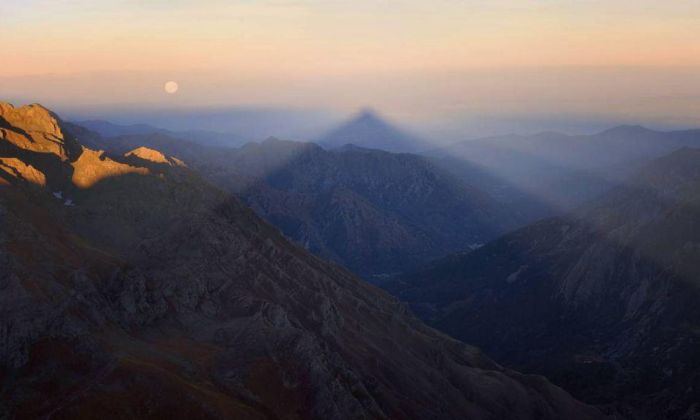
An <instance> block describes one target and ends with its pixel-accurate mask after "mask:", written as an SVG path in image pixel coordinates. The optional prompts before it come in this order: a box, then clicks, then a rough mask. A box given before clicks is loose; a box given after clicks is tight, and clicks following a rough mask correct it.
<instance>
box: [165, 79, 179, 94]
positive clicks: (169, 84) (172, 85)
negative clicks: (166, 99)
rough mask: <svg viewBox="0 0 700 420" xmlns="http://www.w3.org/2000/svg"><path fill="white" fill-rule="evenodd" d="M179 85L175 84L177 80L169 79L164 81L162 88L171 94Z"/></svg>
mask: <svg viewBox="0 0 700 420" xmlns="http://www.w3.org/2000/svg"><path fill="white" fill-rule="evenodd" d="M178 88H179V86H178V85H177V82H174V81H172V80H171V81H169V82H166V83H165V86H163V89H165V93H169V94H170V95H172V94H173V93H175V92H177V89H178Z"/></svg>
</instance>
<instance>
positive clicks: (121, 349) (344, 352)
mask: <svg viewBox="0 0 700 420" xmlns="http://www.w3.org/2000/svg"><path fill="white" fill-rule="evenodd" d="M83 134H86V133H83ZM92 140H93V141H96V139H94V138H93V139H92ZM189 166H190V165H189V163H188V162H182V161H181V160H178V159H175V158H172V157H171V156H168V154H167V152H166V153H162V152H160V151H157V150H153V149H149V148H143V147H139V148H135V150H131V151H130V152H129V153H126V154H124V155H117V154H108V153H104V152H102V151H98V150H93V149H91V148H88V147H86V146H84V145H83V144H81V143H80V141H79V138H78V137H74V136H73V134H71V131H70V130H69V129H68V126H67V125H66V124H65V123H63V122H62V121H61V120H60V118H58V117H57V116H56V115H55V114H53V113H52V112H50V111H49V110H47V109H46V108H44V107H41V106H39V105H31V106H25V107H20V108H15V107H13V106H11V105H9V104H4V103H2V104H0V184H2V185H0V223H1V224H2V229H0V261H1V262H2V263H1V264H0V290H2V293H0V308H1V309H0V311H1V312H2V316H0V390H2V396H3V398H2V400H0V416H2V417H10V418H12V417H15V418H37V417H42V418H44V417H51V418H76V417H85V418H97V417H103V418H104V417H109V418H117V417H118V418H166V417H167V418H256V419H257V418H261V419H262V418H267V419H269V418H280V419H295V418H323V419H333V418H337V419H344V418H353V419H357V418H464V417H467V418H474V419H481V418H483V419H498V418H513V419H535V418H537V419H561V418H569V419H589V418H591V419H592V418H601V414H600V413H599V412H598V411H597V410H596V409H595V408H592V407H590V406H586V405H584V404H582V403H580V402H577V401H576V400H574V399H573V398H571V397H570V396H569V395H568V394H567V393H566V392H564V391H562V390H561V389H560V388H558V387H556V386H553V385H551V384H550V383H549V382H547V380H546V379H544V378H543V377H541V376H532V375H521V374H518V373H516V372H514V371H511V370H509V369H504V368H502V367H500V366H499V365H498V364H496V363H494V362H492V361H491V360H490V359H489V358H488V357H486V356H484V355H483V354H482V353H481V352H480V351H478V350H477V349H476V348H474V347H470V346H468V345H465V344H462V343H460V342H458V341H455V340H453V339H450V338H448V337H447V336H445V335H442V334H440V333H438V332H436V331H435V330H433V329H431V328H428V327H426V326H425V325H423V324H422V323H421V322H420V321H418V320H417V319H416V318H414V317H413V316H412V315H411V313H410V312H409V311H407V310H406V309H405V307H404V306H403V305H401V304H400V303H399V302H398V301H397V300H395V299H394V298H391V297H390V296H389V295H387V294H385V293H384V292H382V291H380V290H379V289H376V288H374V287H373V286H370V285H369V284H367V283H365V282H363V281H362V280H360V279H358V278H356V277H355V276H353V275H352V274H350V273H349V272H348V271H346V270H344V269H342V268H340V267H338V266H337V265H334V264H332V263H327V262H325V261H323V260H320V259H318V258H316V257H314V256H312V255H310V254H309V253H307V252H306V251H304V250H303V249H302V248H300V247H298V246H296V245H294V244H293V243H291V242H289V241H287V240H286V239H285V238H284V237H283V236H282V235H280V233H279V232H278V231H277V229H275V228H274V227H272V226H271V225H269V224H268V223H266V222H265V221H263V220H262V219H260V218H259V217H257V216H256V215H255V213H254V212H252V211H251V210H249V209H248V208H247V207H245V206H244V205H243V204H242V203H241V202H240V201H239V200H238V199H236V198H235V197H234V196H232V195H231V194H230V193H227V192H224V191H222V190H220V189H217V188H216V187H213V186H211V185H210V184H209V183H207V182H206V181H205V180H204V178H203V177H201V176H200V175H199V174H197V173H196V172H195V171H193V170H192V169H191V168H190V167H189Z"/></svg>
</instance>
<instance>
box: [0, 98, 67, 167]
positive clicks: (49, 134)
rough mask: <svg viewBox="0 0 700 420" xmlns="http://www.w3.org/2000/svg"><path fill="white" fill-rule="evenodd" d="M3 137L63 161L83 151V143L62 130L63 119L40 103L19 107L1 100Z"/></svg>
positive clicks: (13, 143)
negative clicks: (81, 144)
mask: <svg viewBox="0 0 700 420" xmlns="http://www.w3.org/2000/svg"><path fill="white" fill-rule="evenodd" d="M0 139H2V140H7V141H9V142H10V143H12V145H14V146H15V147H17V148H20V149H23V150H27V151H31V152H38V153H51V154H54V155H57V156H58V157H60V158H61V160H64V161H65V160H72V159H74V158H76V157H77V156H78V155H79V154H80V145H79V144H78V142H77V141H76V140H75V139H74V138H72V137H71V136H70V135H68V133H67V132H65V131H64V130H63V129H62V127H61V120H60V118H59V117H58V116H57V115H56V114H54V113H53V112H51V111H49V110H48V109H47V108H45V107H44V106H42V105H40V104H31V105H24V106H21V107H18V108H16V107H15V106H13V105H12V104H10V103H6V102H0Z"/></svg>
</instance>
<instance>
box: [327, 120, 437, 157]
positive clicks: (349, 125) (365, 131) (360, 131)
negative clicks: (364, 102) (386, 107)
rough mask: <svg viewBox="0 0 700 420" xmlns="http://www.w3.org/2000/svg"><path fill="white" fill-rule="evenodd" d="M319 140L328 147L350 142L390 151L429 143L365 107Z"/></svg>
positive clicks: (422, 147) (406, 150) (420, 146)
mask: <svg viewBox="0 0 700 420" xmlns="http://www.w3.org/2000/svg"><path fill="white" fill-rule="evenodd" d="M316 143H318V144H320V145H321V146H323V147H325V148H327V149H336V148H338V147H343V146H345V145H348V144H352V145H355V146H359V147H364V148H368V149H379V150H386V151H389V152H417V151H420V150H422V149H425V148H426V147H427V145H426V143H425V142H423V141H422V140H421V139H419V138H417V137H414V136H412V135H410V134H407V133H404V132H403V131H401V130H400V129H398V128H396V127H394V126H392V125H391V124H389V123H387V122H386V121H384V120H383V119H382V118H380V117H379V116H378V115H377V114H376V113H374V112H373V111H371V110H365V111H362V112H360V113H359V114H358V115H356V116H355V117H353V118H352V119H351V120H350V121H347V122H346V123H344V124H342V125H341V126H339V127H337V128H335V129H334V130H332V131H330V132H329V133H326V134H325V135H323V136H322V137H321V138H319V139H317V140H316Z"/></svg>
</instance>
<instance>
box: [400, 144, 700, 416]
mask: <svg viewBox="0 0 700 420" xmlns="http://www.w3.org/2000/svg"><path fill="white" fill-rule="evenodd" d="M676 135H678V136H680V134H676ZM662 147H666V145H663V146H662ZM699 221H700V149H693V148H681V149H679V150H677V151H675V152H673V153H671V154H669V155H667V156H664V157H662V158H659V159H657V160H655V161H653V162H651V163H649V164H647V165H644V166H643V167H642V168H640V169H639V170H637V171H636V172H635V173H634V175H633V176H632V177H630V178H629V179H628V180H627V181H626V182H625V183H624V184H623V185H621V186H619V187H617V188H614V189H612V190H610V191H609V192H607V193H605V194H604V195H603V196H602V197H600V198H599V199H596V200H593V201H591V202H589V203H586V204H585V205H583V206H581V207H579V208H578V209H577V210H576V211H573V212H571V213H568V214H566V215H562V216H559V217H555V218H550V219H546V220H543V221H541V222H537V223H535V224H532V225H530V226H527V227H525V228H522V229H520V230H517V231H515V232H513V233H510V234H507V235H505V236H503V237H502V238H500V239H498V240H496V241H493V242H491V243H489V244H486V245H485V246H483V247H481V248H479V249H478V250H476V251H473V252H471V253H467V254H462V255H457V256H453V257H448V258H446V259H443V260H441V261H438V262H435V263H433V264H431V265H429V266H426V267H424V268H422V269H420V270H417V271H415V272H413V273H410V274H406V275H404V276H401V277H400V278H397V279H395V281H394V282H391V283H388V284H387V288H388V290H390V291H391V292H392V293H394V294H395V295H396V296H398V297H400V298H401V299H402V300H405V301H407V302H410V304H411V306H412V307H413V309H414V310H415V311H416V313H417V314H418V315H419V316H420V317H422V318H423V319H424V320H426V321H427V322H428V323H429V324H431V325H433V326H435V327H436V328H438V329H440V330H442V331H444V332H447V333H448V334H450V335H451V336H453V337H456V338H460V339H463V340H468V341H470V342H472V343H476V344H477V345H479V346H481V347H482V348H484V349H485V350H486V351H487V352H489V353H490V354H492V355H493V356H494V357H495V359H496V360H497V361H499V362H500V363H503V364H505V365H506V366H509V367H513V368H518V369H521V370H523V371H526V372H531V373H532V372H537V373H540V374H544V375H547V376H548V377H549V378H551V379H552V380H553V381H555V383H557V384H559V385H561V386H563V387H564V388H565V389H567V390H569V391H571V392H572V393H573V394H574V395H575V396H577V397H579V398H581V399H583V400H584V401H587V402H589V403H595V404H599V405H609V406H612V407H615V409H617V410H619V411H618V413H621V414H622V415H624V416H625V417H629V418H635V419H646V418H648V419H658V418H683V419H691V418H695V417H697V415H698V412H700V406H699V405H698V402H699V401H700V393H699V392H700V387H699V386H698V385H699V384H700V383H699V382H698V381H699V380H700V369H699V368H698V366H700V351H699V350H698V349H700V346H699V344H700V341H699V340H700V329H699V326H700V311H699V310H698V305H697V302H698V300H699V299H700V245H699V244H700V224H699ZM615 409H613V411H614V410H615Z"/></svg>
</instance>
